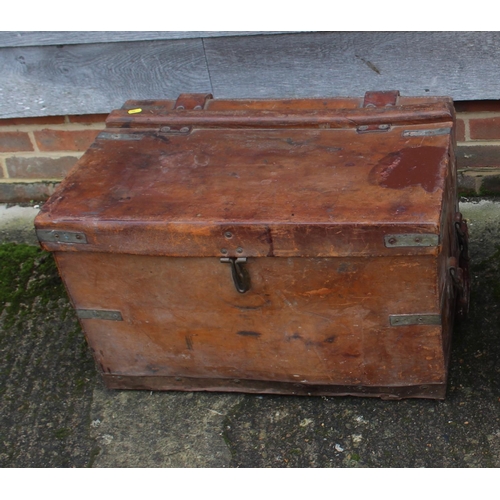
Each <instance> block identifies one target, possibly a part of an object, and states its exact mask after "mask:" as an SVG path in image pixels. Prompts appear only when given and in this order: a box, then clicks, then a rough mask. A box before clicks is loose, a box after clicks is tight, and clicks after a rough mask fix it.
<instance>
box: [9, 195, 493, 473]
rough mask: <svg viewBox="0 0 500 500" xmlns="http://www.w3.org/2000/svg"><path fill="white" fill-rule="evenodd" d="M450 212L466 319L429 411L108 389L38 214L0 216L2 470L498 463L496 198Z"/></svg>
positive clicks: (426, 404)
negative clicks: (465, 287) (462, 242)
mask: <svg viewBox="0 0 500 500" xmlns="http://www.w3.org/2000/svg"><path fill="white" fill-rule="evenodd" d="M20 208H22V209H23V210H20ZM10 210H16V212H9V211H10ZM461 210H462V212H463V214H464V216H465V217H466V218H467V219H468V220H469V228H470V236H471V244H470V250H471V257H472V276H473V284H472V302H471V311H470V317H469V319H468V320H467V321H466V322H464V323H462V324H460V325H457V327H456V329H455V332H454V340H453V346H452V358H451V369H450V380H449V386H448V395H447V399H446V400H445V401H443V402H439V401H431V400H403V401H380V400H378V399H363V398H353V397H338V398H335V397H291V396H267V395H266V396H259V395H243V394H218V393H180V392H149V391H142V392H141V391H110V390H107V389H106V388H104V386H103V385H102V383H101V381H100V379H99V377H98V375H97V373H96V370H95V366H94V363H93V360H92V357H91V355H90V352H89V350H88V348H87V345H86V343H85V339H84V337H83V334H82V332H81V329H80V327H79V324H78V322H77V320H76V316H75V314H74V312H73V310H72V308H71V306H70V304H69V302H68V299H67V296H66V294H65V291H64V288H63V286H62V284H61V281H60V279H59V277H58V275H57V272H56V270H55V267H54V265H53V261H52V257H51V256H50V255H48V254H45V253H43V252H41V251H40V250H39V249H38V248H37V247H33V246H29V245H27V244H26V243H31V244H32V243H33V242H34V241H35V240H34V238H33V231H32V219H33V217H34V214H35V213H36V209H35V208H33V207H6V206H3V207H0V236H1V239H0V241H1V242H3V244H0V259H1V260H0V262H1V265H0V311H1V313H0V467H101V468H105V467H500V328H499V326H500V306H499V303H500V285H499V283H500V280H499V273H500V270H499V266H500V200H496V199H482V200H479V199H470V200H463V202H462V203H461ZM21 212H24V215H21ZM6 214H7V215H6ZM23 217H24V218H23ZM16 218H18V219H22V220H24V222H25V223H24V225H23V224H22V223H20V226H17V228H18V229H16V228H15V227H13V225H15V224H14V223H13V222H12V220H13V219H16ZM5 221H8V224H10V226H9V227H8V228H6V224H7V222H5ZM23 228H24V229H23ZM13 241H14V242H16V243H18V244H17V245H14V244H12V242H13Z"/></svg>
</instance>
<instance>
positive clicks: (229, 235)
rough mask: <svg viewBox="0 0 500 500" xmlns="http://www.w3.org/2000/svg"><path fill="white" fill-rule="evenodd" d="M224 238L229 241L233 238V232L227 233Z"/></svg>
mask: <svg viewBox="0 0 500 500" xmlns="http://www.w3.org/2000/svg"><path fill="white" fill-rule="evenodd" d="M224 236H225V237H226V238H227V239H228V240H229V239H231V238H232V237H233V233H232V232H231V231H226V232H225V233H224Z"/></svg>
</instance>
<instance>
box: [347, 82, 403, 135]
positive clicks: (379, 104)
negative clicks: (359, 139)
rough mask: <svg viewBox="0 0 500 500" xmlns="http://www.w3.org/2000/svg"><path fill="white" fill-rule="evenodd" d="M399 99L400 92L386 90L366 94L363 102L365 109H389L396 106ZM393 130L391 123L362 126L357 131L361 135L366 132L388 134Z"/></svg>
mask: <svg viewBox="0 0 500 500" xmlns="http://www.w3.org/2000/svg"><path fill="white" fill-rule="evenodd" d="M398 97H399V91H398V90H385V91H378V92H366V93H365V98H364V100H363V107H364V108H388V107H392V106H396V104H397V101H398ZM390 129H391V125H390V123H378V124H373V125H360V126H359V127H357V128H356V131H357V132H358V133H360V134H362V133H366V132H387V131H388V130H390Z"/></svg>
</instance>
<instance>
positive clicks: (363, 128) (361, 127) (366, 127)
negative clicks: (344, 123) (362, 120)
mask: <svg viewBox="0 0 500 500" xmlns="http://www.w3.org/2000/svg"><path fill="white" fill-rule="evenodd" d="M358 130H361V131H363V130H368V125H360V126H359V127H358Z"/></svg>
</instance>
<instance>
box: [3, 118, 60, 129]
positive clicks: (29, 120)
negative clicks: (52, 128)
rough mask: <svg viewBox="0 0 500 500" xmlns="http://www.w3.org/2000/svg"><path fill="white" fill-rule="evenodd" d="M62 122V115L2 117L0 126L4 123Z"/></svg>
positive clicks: (35, 123)
mask: <svg viewBox="0 0 500 500" xmlns="http://www.w3.org/2000/svg"><path fill="white" fill-rule="evenodd" d="M59 123H64V116H34V117H32V118H4V119H2V120H0V127H3V126H4V125H56V124H59Z"/></svg>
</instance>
